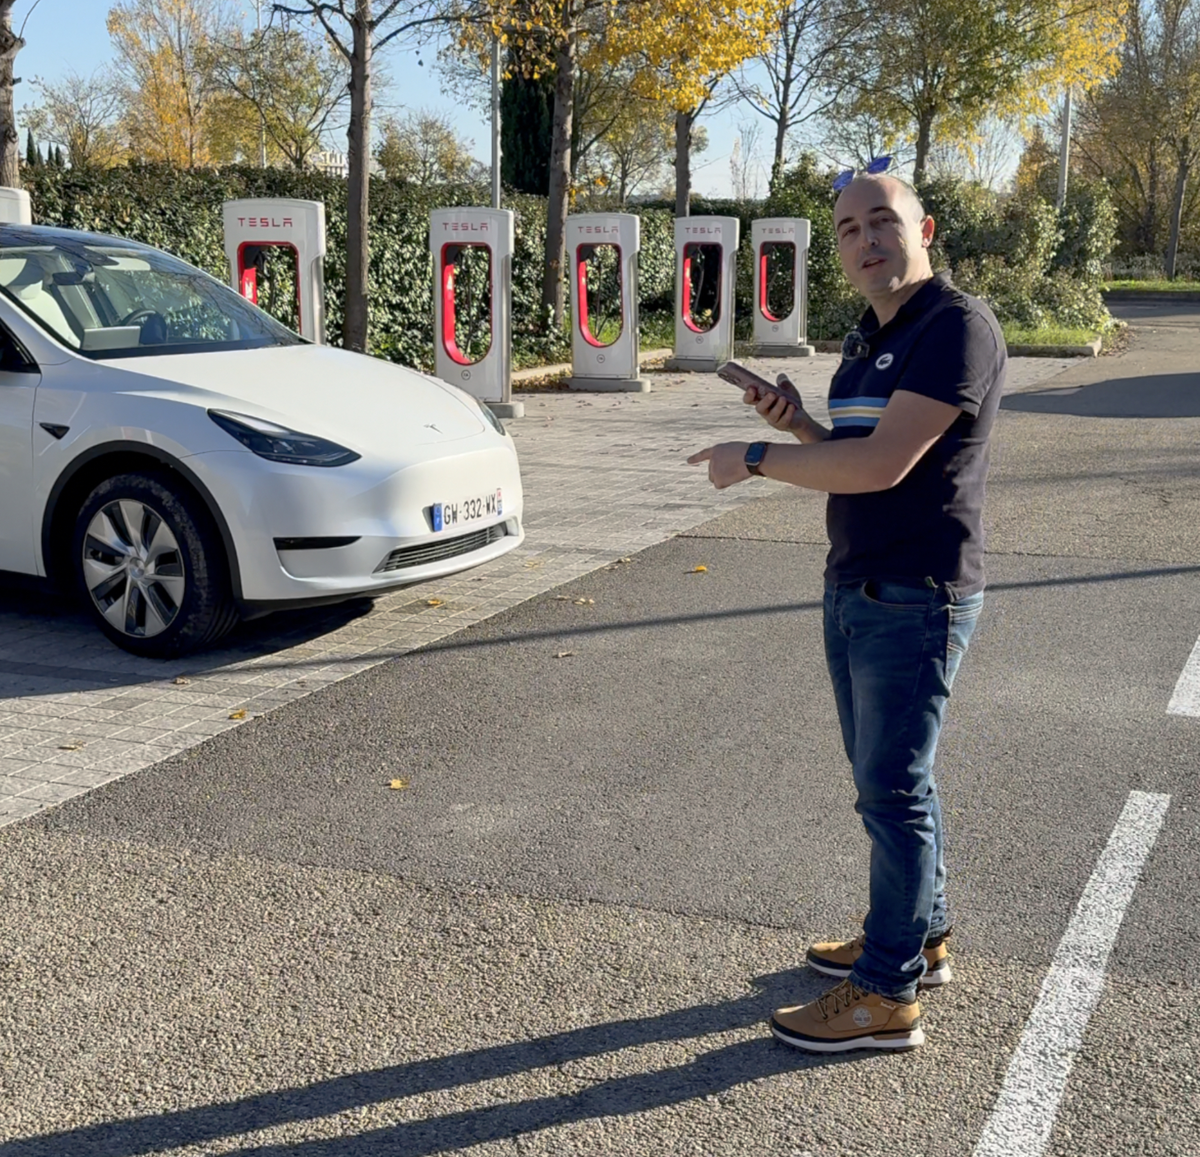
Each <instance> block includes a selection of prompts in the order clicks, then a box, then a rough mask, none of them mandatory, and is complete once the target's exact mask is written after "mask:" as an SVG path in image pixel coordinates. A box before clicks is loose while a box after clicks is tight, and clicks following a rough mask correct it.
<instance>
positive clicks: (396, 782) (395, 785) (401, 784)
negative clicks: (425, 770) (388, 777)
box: [388, 779, 408, 791]
mask: <svg viewBox="0 0 1200 1157" xmlns="http://www.w3.org/2000/svg"><path fill="white" fill-rule="evenodd" d="M388 787H390V788H392V789H393V790H394V791H403V790H404V789H405V788H406V787H408V780H407V779H393V780H392V782H391V783H389V784H388Z"/></svg>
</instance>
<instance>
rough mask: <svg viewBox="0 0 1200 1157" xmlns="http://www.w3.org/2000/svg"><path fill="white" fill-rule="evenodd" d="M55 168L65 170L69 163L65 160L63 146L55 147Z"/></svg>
mask: <svg viewBox="0 0 1200 1157" xmlns="http://www.w3.org/2000/svg"><path fill="white" fill-rule="evenodd" d="M54 167H55V168H56V169H65V168H66V167H67V162H66V161H64V160H63V151H62V145H55V146H54Z"/></svg>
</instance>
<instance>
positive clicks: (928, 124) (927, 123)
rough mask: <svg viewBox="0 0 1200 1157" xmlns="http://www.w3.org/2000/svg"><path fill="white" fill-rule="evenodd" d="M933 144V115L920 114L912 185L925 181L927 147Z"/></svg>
mask: <svg viewBox="0 0 1200 1157" xmlns="http://www.w3.org/2000/svg"><path fill="white" fill-rule="evenodd" d="M932 143H933V114H932V113H922V114H921V117H920V120H918V122H917V158H916V160H915V161H914V162H913V184H914V185H920V184H922V183H923V182H924V180H925V166H926V164H927V163H928V161H929V147H930V145H931V144H932Z"/></svg>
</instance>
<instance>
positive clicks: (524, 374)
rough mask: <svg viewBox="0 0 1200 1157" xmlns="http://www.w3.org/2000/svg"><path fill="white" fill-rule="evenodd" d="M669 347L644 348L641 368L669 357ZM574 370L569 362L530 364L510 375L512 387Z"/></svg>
mask: <svg viewBox="0 0 1200 1157" xmlns="http://www.w3.org/2000/svg"><path fill="white" fill-rule="evenodd" d="M673 352H674V351H673V350H669V349H657V350H646V351H645V353H642V354H639V355H638V362H639V363H640V365H641V368H642V369H645V368H646V363H647V362H649V361H661V360H663V359H665V358H669V357H670V356H671V354H672V353H673ZM574 372H575V367H574V366H573V365H572V364H571V363H570V362H555V364H554V365H552V366H530V367H529V368H528V369H525V370H516V371H514V373H513V375H512V384H513V389H514V390H515V389H516V388H517V386H518V385H519V384H520V383H521V382H541V381H545V380H546V379H548V378H569V377H571V375H572V374H574Z"/></svg>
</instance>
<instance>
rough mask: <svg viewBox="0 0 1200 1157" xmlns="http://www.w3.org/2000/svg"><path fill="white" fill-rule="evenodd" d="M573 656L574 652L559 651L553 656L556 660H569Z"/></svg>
mask: <svg viewBox="0 0 1200 1157" xmlns="http://www.w3.org/2000/svg"><path fill="white" fill-rule="evenodd" d="M574 654H575V652H574V651H559V653H558V654H557V655H555V656H554V657H555V658H556V659H569V658H570V657H571V656H572V655H574Z"/></svg>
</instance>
